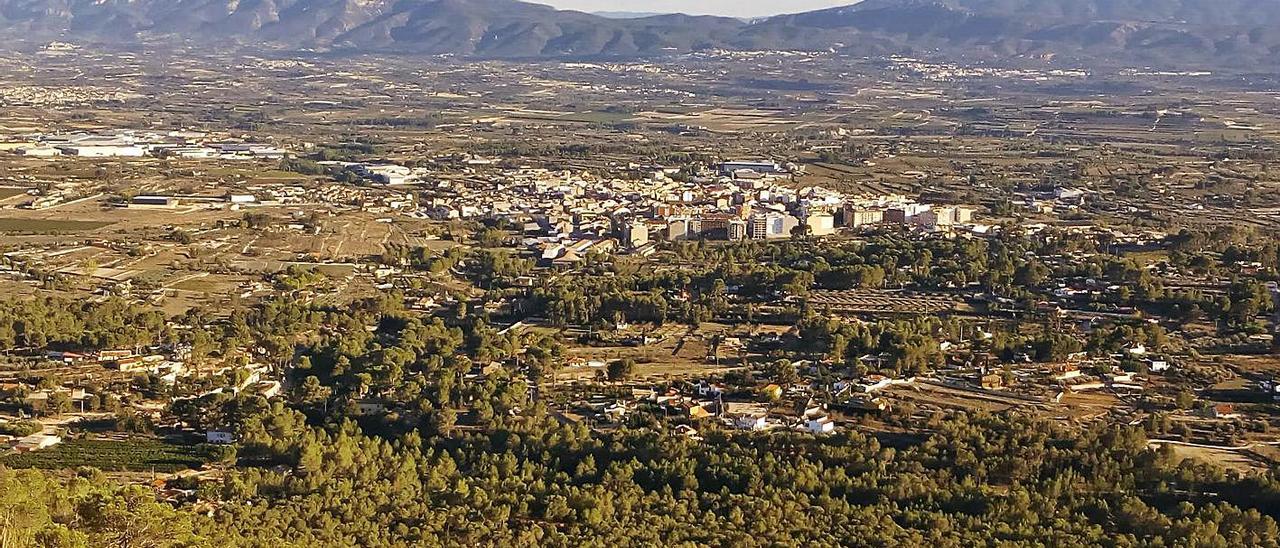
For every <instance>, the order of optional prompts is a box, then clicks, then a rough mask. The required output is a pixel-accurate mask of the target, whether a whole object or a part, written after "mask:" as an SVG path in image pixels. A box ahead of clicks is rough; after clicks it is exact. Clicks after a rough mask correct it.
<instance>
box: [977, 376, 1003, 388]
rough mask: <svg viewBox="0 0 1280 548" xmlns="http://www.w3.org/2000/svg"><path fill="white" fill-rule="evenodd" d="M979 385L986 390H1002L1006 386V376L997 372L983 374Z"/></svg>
mask: <svg viewBox="0 0 1280 548" xmlns="http://www.w3.org/2000/svg"><path fill="white" fill-rule="evenodd" d="M979 385H980V386H982V388H983V389H984V390H1000V389H1002V388H1004V377H1001V376H1000V375H996V374H991V375H983V376H982V379H981V380H980V381H979Z"/></svg>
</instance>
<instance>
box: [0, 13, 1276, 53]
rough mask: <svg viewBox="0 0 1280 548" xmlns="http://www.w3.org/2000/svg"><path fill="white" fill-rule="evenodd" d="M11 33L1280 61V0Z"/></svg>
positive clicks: (122, 16)
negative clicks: (761, 16) (752, 17)
mask: <svg viewBox="0 0 1280 548" xmlns="http://www.w3.org/2000/svg"><path fill="white" fill-rule="evenodd" d="M0 36H3V37H8V38H15V37H17V38H26V39H36V40H39V39H61V40H68V39H70V40H80V41H92V42H102V43H135V42H139V41H148V42H161V43H162V42H164V41H179V40H180V41H185V42H191V43H210V44H241V45H249V46H259V45H260V46H266V47H272V48H284V49H318V50H341V51H356V52H390V53H410V54H456V55H462V56H474V57H488V58H556V57H594V56H614V57H628V56H652V55H663V54H672V53H684V52H690V51H697V50H705V49H713V48H724V49H741V50H761V49H809V50H827V49H836V50H843V51H847V52H849V53H855V54H880V53H906V54H913V53H934V54H939V55H942V56H947V57H956V58H990V59H998V58H1010V57H1016V58H1065V59H1073V60H1085V61H1088V60H1090V59H1108V60H1114V61H1117V62H1131V63H1163V64H1175V65H1176V64H1180V63H1187V64H1191V63H1195V64H1201V63H1220V64H1231V65H1240V66H1248V65H1252V66H1269V67H1274V66H1277V65H1280V60H1278V58H1280V0H865V1H864V2H860V3H857V4H854V5H851V6H846V7H840V8H831V9H826V10H819V11H812V12H806V13H799V14H793V15H783V16H778V17H772V18H768V19H763V20H757V21H754V22H750V23H748V22H744V21H741V20H738V19H732V18H727V17H709V16H688V15H657V16H646V17H634V18H610V17H602V16H599V15H593V14H587V13H581V12H575V11H562V10H556V9H554V8H551V7H548V6H542V5H537V4H529V3H523V2H518V1H516V0H0Z"/></svg>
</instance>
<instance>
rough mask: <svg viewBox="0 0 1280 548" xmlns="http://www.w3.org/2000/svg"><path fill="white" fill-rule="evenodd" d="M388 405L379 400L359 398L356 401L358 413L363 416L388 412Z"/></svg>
mask: <svg viewBox="0 0 1280 548" xmlns="http://www.w3.org/2000/svg"><path fill="white" fill-rule="evenodd" d="M386 410H387V405H386V404H385V403H382V402H381V401H377V400H359V401H357V402H356V414H357V415H359V416H362V417H365V416H369V415H381V414H382V413H384V412H386Z"/></svg>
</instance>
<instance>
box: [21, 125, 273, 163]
mask: <svg viewBox="0 0 1280 548" xmlns="http://www.w3.org/2000/svg"><path fill="white" fill-rule="evenodd" d="M0 150H7V151H11V152H13V153H15V154H18V155H21V156H28V157H34V158H47V157H56V156H74V157H79V158H143V157H159V158H177V159H210V158H217V159H281V158H284V157H285V156H286V155H287V154H288V153H287V152H286V151H285V150H283V149H281V148H278V147H275V146H272V145H268V144H262V143H247V142H240V141H233V140H216V139H211V138H210V136H209V135H208V134H206V133H203V132H194V131H170V132H163V133H161V132H137V131H119V132H106V133H68V134H39V135H33V136H28V137H23V138H20V139H11V140H6V141H3V142H0Z"/></svg>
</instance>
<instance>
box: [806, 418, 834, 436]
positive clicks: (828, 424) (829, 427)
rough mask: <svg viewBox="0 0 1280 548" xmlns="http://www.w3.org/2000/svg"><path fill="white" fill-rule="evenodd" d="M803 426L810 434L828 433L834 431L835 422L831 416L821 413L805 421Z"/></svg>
mask: <svg viewBox="0 0 1280 548" xmlns="http://www.w3.org/2000/svg"><path fill="white" fill-rule="evenodd" d="M804 428H805V430H808V431H809V433H810V434H830V433H832V432H835V431H836V423H835V421H833V420H831V417H828V416H826V415H823V416H820V417H816V418H812V419H809V420H807V421H805V422H804Z"/></svg>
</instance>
